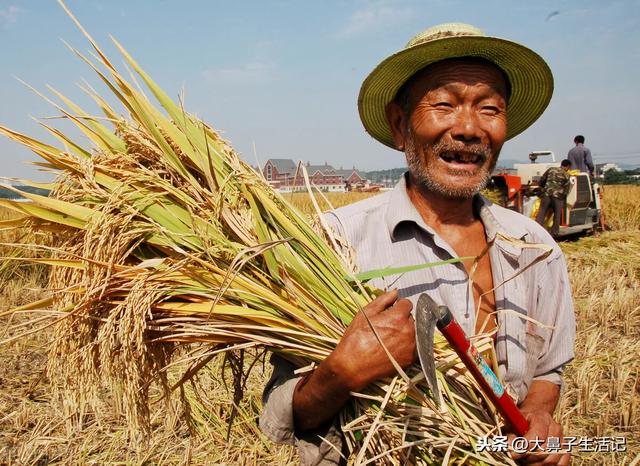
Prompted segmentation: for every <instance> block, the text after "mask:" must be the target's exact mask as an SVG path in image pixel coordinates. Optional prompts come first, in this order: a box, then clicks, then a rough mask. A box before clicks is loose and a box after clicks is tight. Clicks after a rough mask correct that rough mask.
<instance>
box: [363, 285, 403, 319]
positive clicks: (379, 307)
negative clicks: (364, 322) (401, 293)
mask: <svg viewBox="0 0 640 466" xmlns="http://www.w3.org/2000/svg"><path fill="white" fill-rule="evenodd" d="M397 299H398V290H397V289H393V290H391V291H387V292H386V293H383V294H381V295H380V296H378V297H377V298H376V299H374V300H373V301H371V302H370V303H369V304H367V306H366V307H365V309H364V310H365V311H366V313H367V315H371V314H378V313H380V312H382V311H384V310H385V309H386V308H388V307H389V306H391V305H393V303H395V302H396V300H397Z"/></svg>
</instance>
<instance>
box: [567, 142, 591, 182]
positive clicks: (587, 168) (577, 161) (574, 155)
mask: <svg viewBox="0 0 640 466" xmlns="http://www.w3.org/2000/svg"><path fill="white" fill-rule="evenodd" d="M573 142H574V143H575V146H574V147H572V148H571V150H570V151H569V153H568V154H567V159H569V161H571V169H572V170H579V171H580V172H582V173H589V175H591V177H592V178H593V174H594V166H593V158H592V157H591V151H590V150H589V148H588V147H587V146H585V145H584V136H582V135H581V134H578V135H577V136H576V137H575V138H573Z"/></svg>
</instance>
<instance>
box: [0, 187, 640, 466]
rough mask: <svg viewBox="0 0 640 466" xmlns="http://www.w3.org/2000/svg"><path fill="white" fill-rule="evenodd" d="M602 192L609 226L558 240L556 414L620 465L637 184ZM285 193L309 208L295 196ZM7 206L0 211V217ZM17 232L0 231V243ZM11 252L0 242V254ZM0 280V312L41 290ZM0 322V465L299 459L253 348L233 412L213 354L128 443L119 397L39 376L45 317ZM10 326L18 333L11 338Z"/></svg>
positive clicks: (635, 284)
mask: <svg viewBox="0 0 640 466" xmlns="http://www.w3.org/2000/svg"><path fill="white" fill-rule="evenodd" d="M604 194H605V205H606V208H607V211H606V214H607V222H608V224H609V225H610V227H611V230H610V231H607V232H605V233H602V234H600V235H599V236H597V237H585V238H580V239H577V240H574V241H567V242H564V243H563V244H562V248H563V249H564V251H565V253H566V255H567V258H568V262H569V269H570V274H571V280H572V285H573V292H574V298H575V304H576V312H577V322H578V338H577V348H576V352H577V356H576V359H575V361H574V362H573V363H572V364H571V365H570V367H569V368H568V369H567V371H566V378H565V379H566V386H565V390H564V395H563V398H562V401H561V404H560V407H559V416H560V417H561V419H562V423H563V424H564V429H565V432H566V434H567V435H571V436H578V437H579V436H590V437H607V436H612V437H620V436H624V437H626V439H627V452H626V453H624V454H620V453H579V454H575V455H574V464H593V465H602V464H607V465H623V464H624V465H629V464H631V463H633V464H636V462H637V461H639V460H640V441H639V440H638V439H639V438H640V413H639V410H640V406H639V405H640V385H639V383H638V381H639V380H638V379H639V376H640V361H639V358H638V354H640V187H637V186H636V187H626V186H621V187H607V188H606V190H605V193H604ZM363 196H366V194H358V193H355V194H354V195H339V194H335V193H334V194H331V195H329V196H328V201H329V202H330V203H331V204H332V205H333V206H334V207H338V206H340V205H344V204H348V203H350V202H354V201H356V200H358V199H361V198H362V197H363ZM291 198H292V200H293V201H294V202H296V203H297V204H299V205H301V207H302V208H303V209H304V210H306V211H308V212H311V206H310V203H308V202H306V201H305V197H304V196H303V195H300V194H295V195H292V196H291ZM322 207H323V208H326V207H327V204H323V205H322ZM9 215H10V214H9V213H8V212H6V211H0V218H3V219H6V218H8V217H9ZM26 234H28V233H26ZM17 240H18V238H16V237H15V235H14V234H9V233H7V232H2V231H0V242H2V243H10V242H14V241H17ZM11 252H12V251H11V249H10V248H8V247H2V246H0V255H1V256H6V255H8V254H11ZM0 280H2V287H1V290H0V310H6V309H10V308H13V307H16V306H19V305H21V304H24V303H27V302H31V301H33V300H34V299H37V298H38V297H40V296H43V295H44V294H45V291H44V290H43V287H44V285H45V282H46V271H45V270H44V269H43V268H42V267H34V266H26V265H25V266H20V267H16V266H10V265H9V264H8V263H7V262H6V261H3V262H2V263H0ZM2 319H3V320H2V325H3V335H2V338H1V339H2V340H4V341H5V344H4V345H3V346H2V351H0V463H1V464H21V465H22V464H39V465H45V464H107V463H108V464H259V465H263V464H278V465H286V464H297V456H296V454H295V451H294V450H293V449H292V448H290V447H280V446H274V445H272V444H270V443H269V442H268V440H267V439H266V438H265V437H264V436H263V435H262V434H261V433H260V431H259V430H258V429H257V426H256V418H257V415H258V414H257V413H258V412H259V410H260V395H261V389H262V386H263V384H264V382H265V380H266V378H267V377H268V375H269V366H268V364H266V363H265V362H264V357H263V356H262V357H261V356H260V355H255V357H256V358H257V359H256V361H257V364H256V365H255V367H254V370H253V371H252V374H251V376H250V377H249V379H248V380H247V381H246V392H245V397H244V399H243V401H241V402H240V403H239V404H238V406H237V410H236V413H235V414H234V413H233V412H234V410H233V402H232V400H233V388H232V385H231V384H230V383H228V382H229V380H230V377H231V374H230V373H229V369H224V370H223V369H222V361H221V360H217V361H214V362H212V363H210V364H209V366H207V367H206V368H205V369H204V370H203V371H202V372H201V374H200V375H199V382H200V383H199V384H198V388H197V389H196V388H194V386H191V385H185V386H184V387H185V388H184V390H183V391H182V392H181V393H178V394H177V396H176V397H175V398H176V400H172V401H171V402H170V403H168V402H166V401H159V402H157V403H156V405H155V406H156V410H155V413H154V416H153V419H154V421H153V427H154V430H153V434H152V437H151V439H150V442H149V444H147V445H140V446H138V447H137V448H136V447H135V446H133V445H134V444H133V443H131V442H128V437H127V435H128V434H127V432H128V431H127V426H126V424H125V421H124V416H123V414H122V408H121V405H120V403H119V402H118V400H113V399H108V398H107V399H105V400H104V402H103V404H102V405H101V406H102V408H101V409H99V410H98V411H90V410H87V411H86V412H83V413H82V414H81V415H80V416H78V415H69V414H68V413H69V411H68V410H67V409H66V408H65V404H64V400H61V399H60V397H59V395H58V393H59V392H58V391H57V388H58V387H59V382H60V381H56V380H50V379H49V378H48V377H47V372H46V348H47V345H48V343H49V341H50V338H51V334H52V332H50V330H49V329H46V328H44V329H41V328H40V327H41V326H42V324H43V323H45V322H46V321H44V320H43V321H39V322H38V321H37V319H38V316H34V315H33V314H31V315H20V314H18V315H15V314H14V315H13V316H11V317H3V318H2ZM17 324H23V325H22V326H20V327H18V326H17ZM29 330H34V331H33V332H32V333H28V332H29ZM19 333H22V334H24V333H28V334H27V335H26V336H24V337H22V338H19V339H15V340H11V338H12V337H13V336H15V335H17V334H19ZM8 340H11V341H9V342H7V341H8ZM250 363H251V361H249V362H247V361H245V362H244V364H245V365H246V364H250ZM181 370H182V371H183V370H184V367H174V368H171V369H170V371H175V373H176V374H179V373H181ZM221 374H222V375H225V376H226V377H220V375H221ZM180 397H187V398H189V399H190V400H191V404H192V406H193V409H192V410H191V412H188V413H186V412H184V411H183V410H182V408H181V405H180V403H179V398H180ZM232 416H233V417H234V422H233V424H232V427H231V428H230V430H229V428H228V422H227V421H228V420H229V419H230V417H232ZM227 439H228V440H227ZM634 459H636V461H634Z"/></svg>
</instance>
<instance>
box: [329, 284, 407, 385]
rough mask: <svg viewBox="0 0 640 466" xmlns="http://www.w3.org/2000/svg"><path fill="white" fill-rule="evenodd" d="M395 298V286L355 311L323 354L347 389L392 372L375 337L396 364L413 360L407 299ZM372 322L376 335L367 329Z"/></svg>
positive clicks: (385, 355) (403, 364) (369, 328)
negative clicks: (333, 346) (328, 351)
mask: <svg viewBox="0 0 640 466" xmlns="http://www.w3.org/2000/svg"><path fill="white" fill-rule="evenodd" d="M396 299H398V292H397V290H393V291H390V292H388V293H385V294H383V295H381V296H379V297H378V298H377V299H375V300H374V301H372V302H371V303H370V304H369V305H368V306H367V307H365V308H364V309H363V310H362V312H359V313H358V314H357V315H356V316H355V318H354V319H353V321H352V322H351V325H349V327H348V328H347V331H346V332H345V334H344V336H343V337H342V339H341V340H340V343H339V344H338V346H337V347H336V349H335V350H334V351H333V352H332V353H331V355H330V356H329V357H328V358H327V362H329V363H330V364H331V366H332V367H333V368H334V371H336V373H340V374H342V376H343V377H344V383H345V385H346V386H347V387H348V388H349V390H350V391H358V390H361V389H363V388H364V387H366V386H367V385H369V383H371V382H373V381H374V380H378V379H382V378H384V377H387V376H390V375H393V374H395V373H396V370H395V368H394V367H393V364H392V363H391V361H390V360H389V357H388V356H387V354H386V352H385V351H384V348H383V347H382V345H381V344H380V341H379V340H378V337H380V340H382V342H383V343H384V345H385V346H386V348H387V350H389V352H390V353H391V355H392V356H393V358H394V359H395V360H396V362H397V363H398V364H399V365H400V367H402V368H405V367H408V366H410V365H411V364H412V363H413V361H414V360H415V358H416V340H415V332H416V330H415V322H414V320H413V317H412V316H411V308H412V304H411V301H409V300H408V299H400V300H398V301H396ZM394 303H395V304H394ZM372 326H373V327H374V328H375V330H376V333H377V334H378V336H376V335H375V334H374V332H373V331H372V330H371V327H372Z"/></svg>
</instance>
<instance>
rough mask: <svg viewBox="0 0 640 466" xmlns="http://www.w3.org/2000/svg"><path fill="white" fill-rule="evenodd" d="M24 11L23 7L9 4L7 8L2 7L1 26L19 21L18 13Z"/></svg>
mask: <svg viewBox="0 0 640 466" xmlns="http://www.w3.org/2000/svg"><path fill="white" fill-rule="evenodd" d="M22 11H24V10H23V9H22V8H20V7H18V6H15V5H9V6H8V7H6V8H0V28H5V27H8V26H10V25H11V24H14V23H16V22H17V21H18V15H19V14H20V13H21V12H22Z"/></svg>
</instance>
